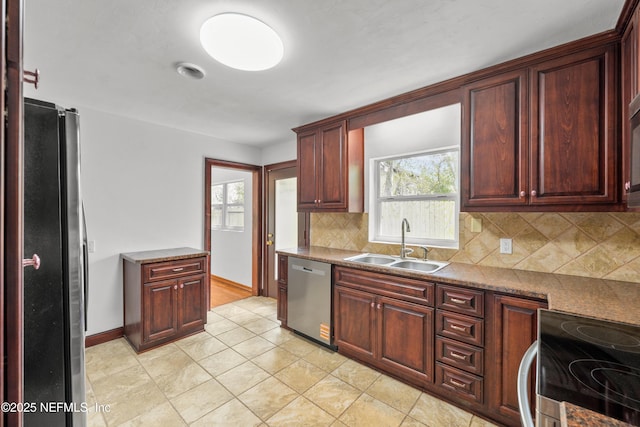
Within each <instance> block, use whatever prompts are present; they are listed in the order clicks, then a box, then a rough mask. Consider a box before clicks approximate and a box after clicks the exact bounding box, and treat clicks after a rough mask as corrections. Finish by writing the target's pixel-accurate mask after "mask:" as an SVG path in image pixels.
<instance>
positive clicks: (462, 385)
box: [449, 378, 466, 388]
mask: <svg viewBox="0 0 640 427" xmlns="http://www.w3.org/2000/svg"><path fill="white" fill-rule="evenodd" d="M449 383H451V384H453V385H454V386H456V387H461V388H466V386H465V384H464V383H461V382H460V381H457V380H454V379H453V378H449Z"/></svg>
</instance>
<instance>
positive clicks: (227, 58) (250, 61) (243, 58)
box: [200, 13, 284, 71]
mask: <svg viewBox="0 0 640 427" xmlns="http://www.w3.org/2000/svg"><path fill="white" fill-rule="evenodd" d="M200 43H201V44H202V47H204V50H205V51H206V52H207V53H208V54H209V56H211V57H212V58H213V59H215V60H216V61H218V62H220V63H222V64H224V65H226V66H228V67H231V68H236V69H238V70H244V71H261V70H267V69H269V68H273V67H275V66H276V65H278V63H280V61H281V60H282V56H283V54H284V46H283V44H282V40H281V39H280V36H278V34H277V33H276V32H275V31H274V30H273V29H272V28H271V27H269V26H268V25H267V24H265V23H264V22H262V21H259V20H257V19H255V18H253V17H251V16H248V15H243V14H240V13H222V14H220V15H215V16H212V17H211V18H209V19H207V20H206V21H205V22H204V24H202V27H201V28H200Z"/></svg>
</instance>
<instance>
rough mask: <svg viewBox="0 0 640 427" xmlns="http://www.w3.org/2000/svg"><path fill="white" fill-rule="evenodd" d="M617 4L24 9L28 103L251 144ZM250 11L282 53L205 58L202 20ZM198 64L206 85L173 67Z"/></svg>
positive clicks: (574, 0)
mask: <svg viewBox="0 0 640 427" xmlns="http://www.w3.org/2000/svg"><path fill="white" fill-rule="evenodd" d="M623 3H624V0H533V1H532V0H393V1H390V0H133V1H132V0H56V1H52V0H25V8H26V12H25V48H24V53H25V68H26V69H34V68H36V67H37V68H39V69H40V70H41V73H42V76H41V88H40V89H39V90H38V91H37V92H33V91H32V90H31V89H27V90H26V94H27V95H29V96H34V97H37V98H40V99H43V100H48V101H53V102H57V103H61V104H62V105H64V106H66V107H71V106H77V107H80V108H81V107H82V106H86V107H91V108H93V109H97V110H101V111H106V112H111V113H115V114H119V115H123V116H128V117H133V118H136V119H139V120H143V121H148V122H152V123H158V124H162V125H166V126H170V127H175V128H179V129H184V130H189V131H192V132H197V133H202V134H206V135H211V136H214V137H216V138H219V139H223V140H227V141H231V142H236V143H242V144H249V145H253V146H256V147H262V146H267V145H270V144H274V143H281V142H285V141H290V140H292V139H293V138H294V134H293V133H292V132H291V130H290V129H291V128H292V127H296V126H299V125H302V124H305V123H309V122H311V121H315V120H318V119H322V118H325V117H328V116H332V115H335V114H338V113H341V112H344V111H347V110H351V109H354V108H357V107H361V106H363V105H367V104H370V103H372V102H375V101H379V100H382V99H385V98H388V97H391V96H393V95H398V94H401V93H404V92H407V91H410V90H413V89H417V88H420V87H423V86H426V85H429V84H432V83H436V82H439V81H442V80H445V79H448V78H451V77H455V76H459V75H461V74H465V73H467V72H470V71H473V70H477V69H481V68H484V67H487V66H490V65H493V64H496V63H500V62H503V61H505V60H509V59H513V58H517V57H520V56H522V55H525V54H528V53H532V52H536V51H539V50H542V49H545V48H548V47H552V46H555V45H558V44H562V43H565V42H568V41H571V40H575V39H579V38H582V37H584V36H587V35H591V34H595V33H599V32H602V31H605V30H608V29H612V28H613V27H614V26H615V24H616V21H617V19H618V16H619V15H620V11H621V9H622V5H623ZM226 11H236V12H241V13H245V14H249V15H252V16H254V17H256V18H258V19H260V20H262V21H264V22H265V23H267V24H269V25H270V26H271V27H273V28H274V29H275V30H276V31H277V32H278V33H279V34H280V35H281V37H282V39H283V41H284V45H285V56H284V60H283V61H282V63H280V64H279V65H278V66H277V67H275V68H273V69H271V70H267V71H261V72H255V73H253V72H246V71H237V70H233V69H230V68H227V67H226V66H224V65H221V64H219V63H217V62H216V61H215V60H213V59H211V58H209V57H208V56H207V55H206V53H205V52H204V49H203V48H202V47H201V46H200V43H199V40H198V36H199V29H200V25H201V24H202V22H204V20H205V19H206V18H208V17H210V16H212V15H215V14H218V13H221V12H226ZM180 61H186V62H192V63H195V64H198V65H200V66H201V67H203V68H204V69H205V70H206V72H207V76H206V78H205V79H203V80H189V79H187V78H185V77H182V76H180V75H178V74H177V73H176V72H175V70H174V64H175V63H176V62H180Z"/></svg>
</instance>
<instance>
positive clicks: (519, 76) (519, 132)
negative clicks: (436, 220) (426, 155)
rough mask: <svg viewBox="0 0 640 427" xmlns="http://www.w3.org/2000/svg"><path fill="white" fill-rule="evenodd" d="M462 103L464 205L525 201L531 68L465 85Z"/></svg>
mask: <svg viewBox="0 0 640 427" xmlns="http://www.w3.org/2000/svg"><path fill="white" fill-rule="evenodd" d="M463 105H464V114H463V130H464V131H463V133H462V153H461V157H462V165H463V166H462V169H461V183H462V197H463V206H496V205H501V206H506V205H526V204H527V199H526V198H525V197H523V196H524V195H521V194H520V193H521V192H522V191H526V190H527V179H528V178H527V177H528V167H527V166H528V165H527V162H526V159H527V153H528V148H529V144H528V132H527V119H528V104H527V73H526V70H518V71H515V72H511V73H506V74H504V75H499V76H495V77H491V78H488V79H485V80H481V81H479V82H475V83H472V84H469V85H466V86H465V87H464V102H463Z"/></svg>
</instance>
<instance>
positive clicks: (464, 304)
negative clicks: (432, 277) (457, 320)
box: [436, 285, 484, 317]
mask: <svg viewBox="0 0 640 427" xmlns="http://www.w3.org/2000/svg"><path fill="white" fill-rule="evenodd" d="M436 293H437V296H436V299H437V308H442V309H444V310H449V311H455V312H456V313H462V314H469V315H471V316H477V317H483V316H484V293H483V292H482V291H474V290H472V289H465V288H458V287H454V286H445V285H438V289H437V291H436Z"/></svg>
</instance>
